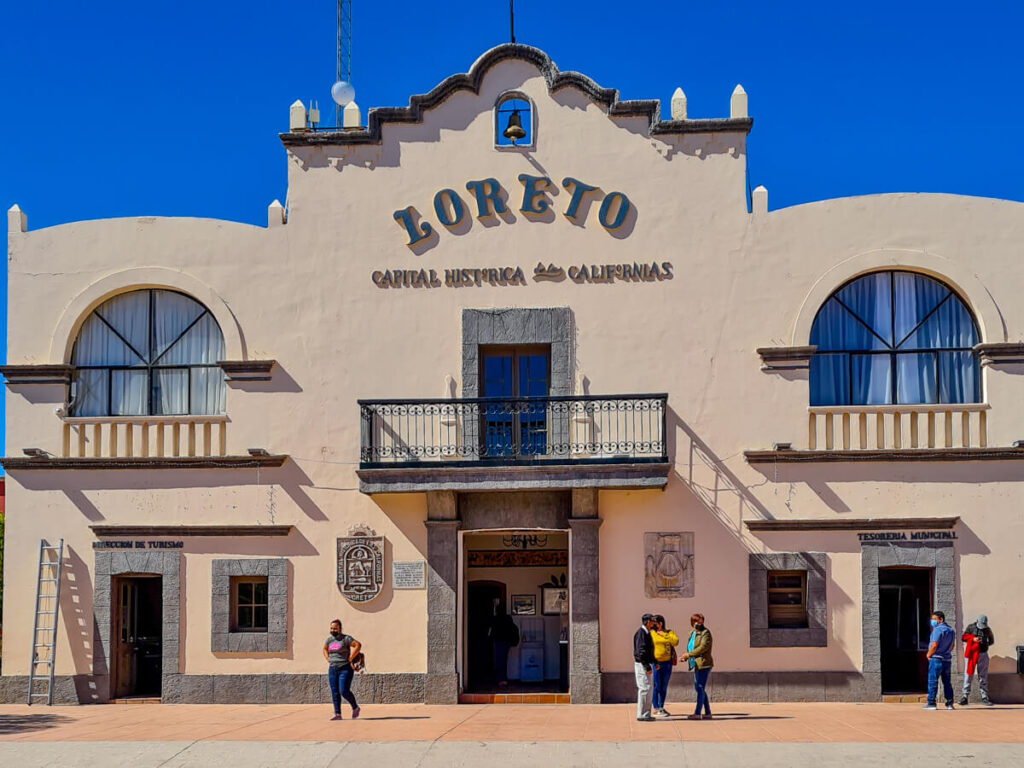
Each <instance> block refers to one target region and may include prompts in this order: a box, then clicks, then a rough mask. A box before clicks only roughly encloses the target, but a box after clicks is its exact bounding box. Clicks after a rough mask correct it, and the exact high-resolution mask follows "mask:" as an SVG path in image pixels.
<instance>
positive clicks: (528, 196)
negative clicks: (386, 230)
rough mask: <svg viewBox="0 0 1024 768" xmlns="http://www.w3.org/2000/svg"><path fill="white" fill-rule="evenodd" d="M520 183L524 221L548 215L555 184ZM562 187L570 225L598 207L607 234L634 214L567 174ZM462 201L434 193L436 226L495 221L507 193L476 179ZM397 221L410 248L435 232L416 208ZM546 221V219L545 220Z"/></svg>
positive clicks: (504, 209)
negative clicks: (469, 217) (437, 223)
mask: <svg viewBox="0 0 1024 768" xmlns="http://www.w3.org/2000/svg"><path fill="white" fill-rule="evenodd" d="M518 179H519V182H520V183H521V184H522V185H523V194H522V198H521V200H520V204H519V212H520V213H521V214H523V216H524V217H526V218H528V219H529V218H534V219H543V218H544V217H549V216H550V214H549V211H551V209H552V200H551V197H550V195H551V191H552V190H553V189H554V182H552V181H551V179H550V178H548V177H547V176H530V175H529V174H526V173H521V174H519V176H518ZM562 187H563V189H565V191H566V192H567V193H568V194H569V202H568V203H567V204H566V206H565V210H563V211H562V214H563V215H564V216H565V217H566V218H567V219H569V220H570V221H572V222H574V223H576V224H581V223H582V222H583V219H584V218H585V217H586V216H587V215H588V214H589V212H590V210H591V209H592V208H593V207H594V204H597V206H596V207H597V221H598V223H600V225H601V226H602V227H604V228H605V229H607V230H608V231H609V232H615V231H617V230H620V229H622V228H623V227H624V226H625V225H626V224H627V223H628V222H629V221H630V219H631V214H632V213H635V211H634V209H633V204H632V203H631V202H630V201H629V198H628V197H626V196H625V195H624V194H623V193H622V192H608V193H604V192H603V191H602V190H601V188H600V187H595V186H592V185H590V184H586V183H584V182H582V181H580V180H579V179H574V178H572V177H571V176H566V177H565V178H564V179H562ZM466 192H467V193H468V194H467V198H468V199H467V200H464V199H463V198H462V196H461V195H460V194H459V193H458V192H456V191H455V190H454V189H451V188H447V187H446V188H445V189H441V190H438V192H437V194H435V195H434V201H433V207H434V216H435V218H436V219H437V221H438V222H439V223H440V224H441V226H443V227H445V228H446V229H448V230H449V231H460V230H461V229H462V228H463V227H464V226H465V225H466V223H467V222H468V219H467V217H468V216H470V215H472V216H475V217H476V218H477V219H479V220H481V221H490V220H493V219H494V218H495V217H501V216H505V215H507V214H508V213H509V203H508V201H509V200H510V199H511V197H512V196H511V195H510V194H509V193H508V192H507V191H506V190H505V188H504V187H502V186H501V184H500V183H499V182H498V180H497V179H492V178H488V179H477V180H474V181H467V182H466ZM394 218H395V221H397V222H398V223H399V224H400V225H401V227H402V229H403V230H404V232H405V234H406V236H407V237H408V238H409V242H408V243H406V245H408V246H409V247H410V248H414V247H415V246H417V245H419V244H420V243H422V242H424V241H425V240H427V239H428V238H430V237H431V236H432V235H433V234H434V229H435V225H434V224H432V223H431V222H430V221H428V220H427V219H426V218H425V217H424V216H423V215H422V214H421V213H420V211H419V210H417V209H416V207H415V206H412V205H410V206H407V207H405V208H402V209H400V210H397V211H395V213H394ZM547 220H548V221H550V218H547Z"/></svg>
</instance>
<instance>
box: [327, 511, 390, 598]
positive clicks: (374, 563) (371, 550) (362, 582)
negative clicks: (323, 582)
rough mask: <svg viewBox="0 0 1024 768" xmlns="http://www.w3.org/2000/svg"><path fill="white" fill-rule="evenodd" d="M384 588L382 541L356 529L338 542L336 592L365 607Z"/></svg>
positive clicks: (370, 532)
mask: <svg viewBox="0 0 1024 768" xmlns="http://www.w3.org/2000/svg"><path fill="white" fill-rule="evenodd" d="M383 585H384V537H383V536H378V535H377V534H376V531H374V530H373V529H372V528H369V527H366V526H356V527H355V528H353V529H351V530H350V531H349V535H348V536H342V537H339V538H338V588H339V589H340V590H341V594H343V595H344V596H345V597H346V598H347V599H349V600H351V601H352V602H353V603H365V602H368V601H370V600H373V598H375V597H376V596H377V595H379V594H380V590H381V587H382V586H383Z"/></svg>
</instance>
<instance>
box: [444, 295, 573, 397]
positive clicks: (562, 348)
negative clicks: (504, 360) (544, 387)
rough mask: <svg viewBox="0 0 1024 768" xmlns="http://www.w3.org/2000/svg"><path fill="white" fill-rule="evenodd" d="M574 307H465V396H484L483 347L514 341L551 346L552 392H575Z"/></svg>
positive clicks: (463, 313) (463, 393)
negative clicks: (481, 389) (573, 390)
mask: <svg viewBox="0 0 1024 768" xmlns="http://www.w3.org/2000/svg"><path fill="white" fill-rule="evenodd" d="M573 335H574V325H573V315H572V310H571V309H569V308H568V307H549V308H545V309H523V308H516V309H463V310H462V396H463V397H479V396H480V394H479V393H480V347H482V346H490V345H511V344H527V345H532V344H544V345H550V346H551V379H550V383H549V387H550V393H551V395H552V396H562V395H571V394H572V347H573V345H572V340H573Z"/></svg>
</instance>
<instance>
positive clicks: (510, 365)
mask: <svg viewBox="0 0 1024 768" xmlns="http://www.w3.org/2000/svg"><path fill="white" fill-rule="evenodd" d="M480 382H481V385H482V386H481V396H483V397H485V398H494V402H488V403H483V404H481V406H480V420H481V430H480V432H481V436H482V440H481V442H482V445H481V452H482V455H483V456H485V457H491V458H518V457H527V458H528V457H531V456H543V455H544V454H546V453H547V433H548V428H547V426H548V419H547V408H548V403H547V401H545V400H541V401H539V402H532V401H531V400H529V399H527V398H546V397H547V396H548V394H549V389H550V386H551V347H550V346H547V345H544V346H500V347H481V348H480Z"/></svg>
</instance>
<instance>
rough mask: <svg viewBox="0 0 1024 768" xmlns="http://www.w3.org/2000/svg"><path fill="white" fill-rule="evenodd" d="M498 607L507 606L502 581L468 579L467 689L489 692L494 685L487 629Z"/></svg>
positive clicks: (490, 646)
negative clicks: (469, 580)
mask: <svg viewBox="0 0 1024 768" xmlns="http://www.w3.org/2000/svg"><path fill="white" fill-rule="evenodd" d="M498 607H500V608H501V609H502V610H505V609H506V608H507V603H506V595H505V585H504V584H502V583H501V582H497V581H471V582H469V583H468V584H467V585H466V652H467V659H466V661H467V665H466V667H467V668H466V678H467V679H466V690H467V691H489V690H492V689H493V688H494V686H495V685H496V684H497V680H496V677H495V669H494V654H493V649H494V645H493V643H492V642H491V637H490V631H489V630H490V628H491V624H492V622H493V621H494V615H495V610H496V609H497V608H498Z"/></svg>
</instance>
